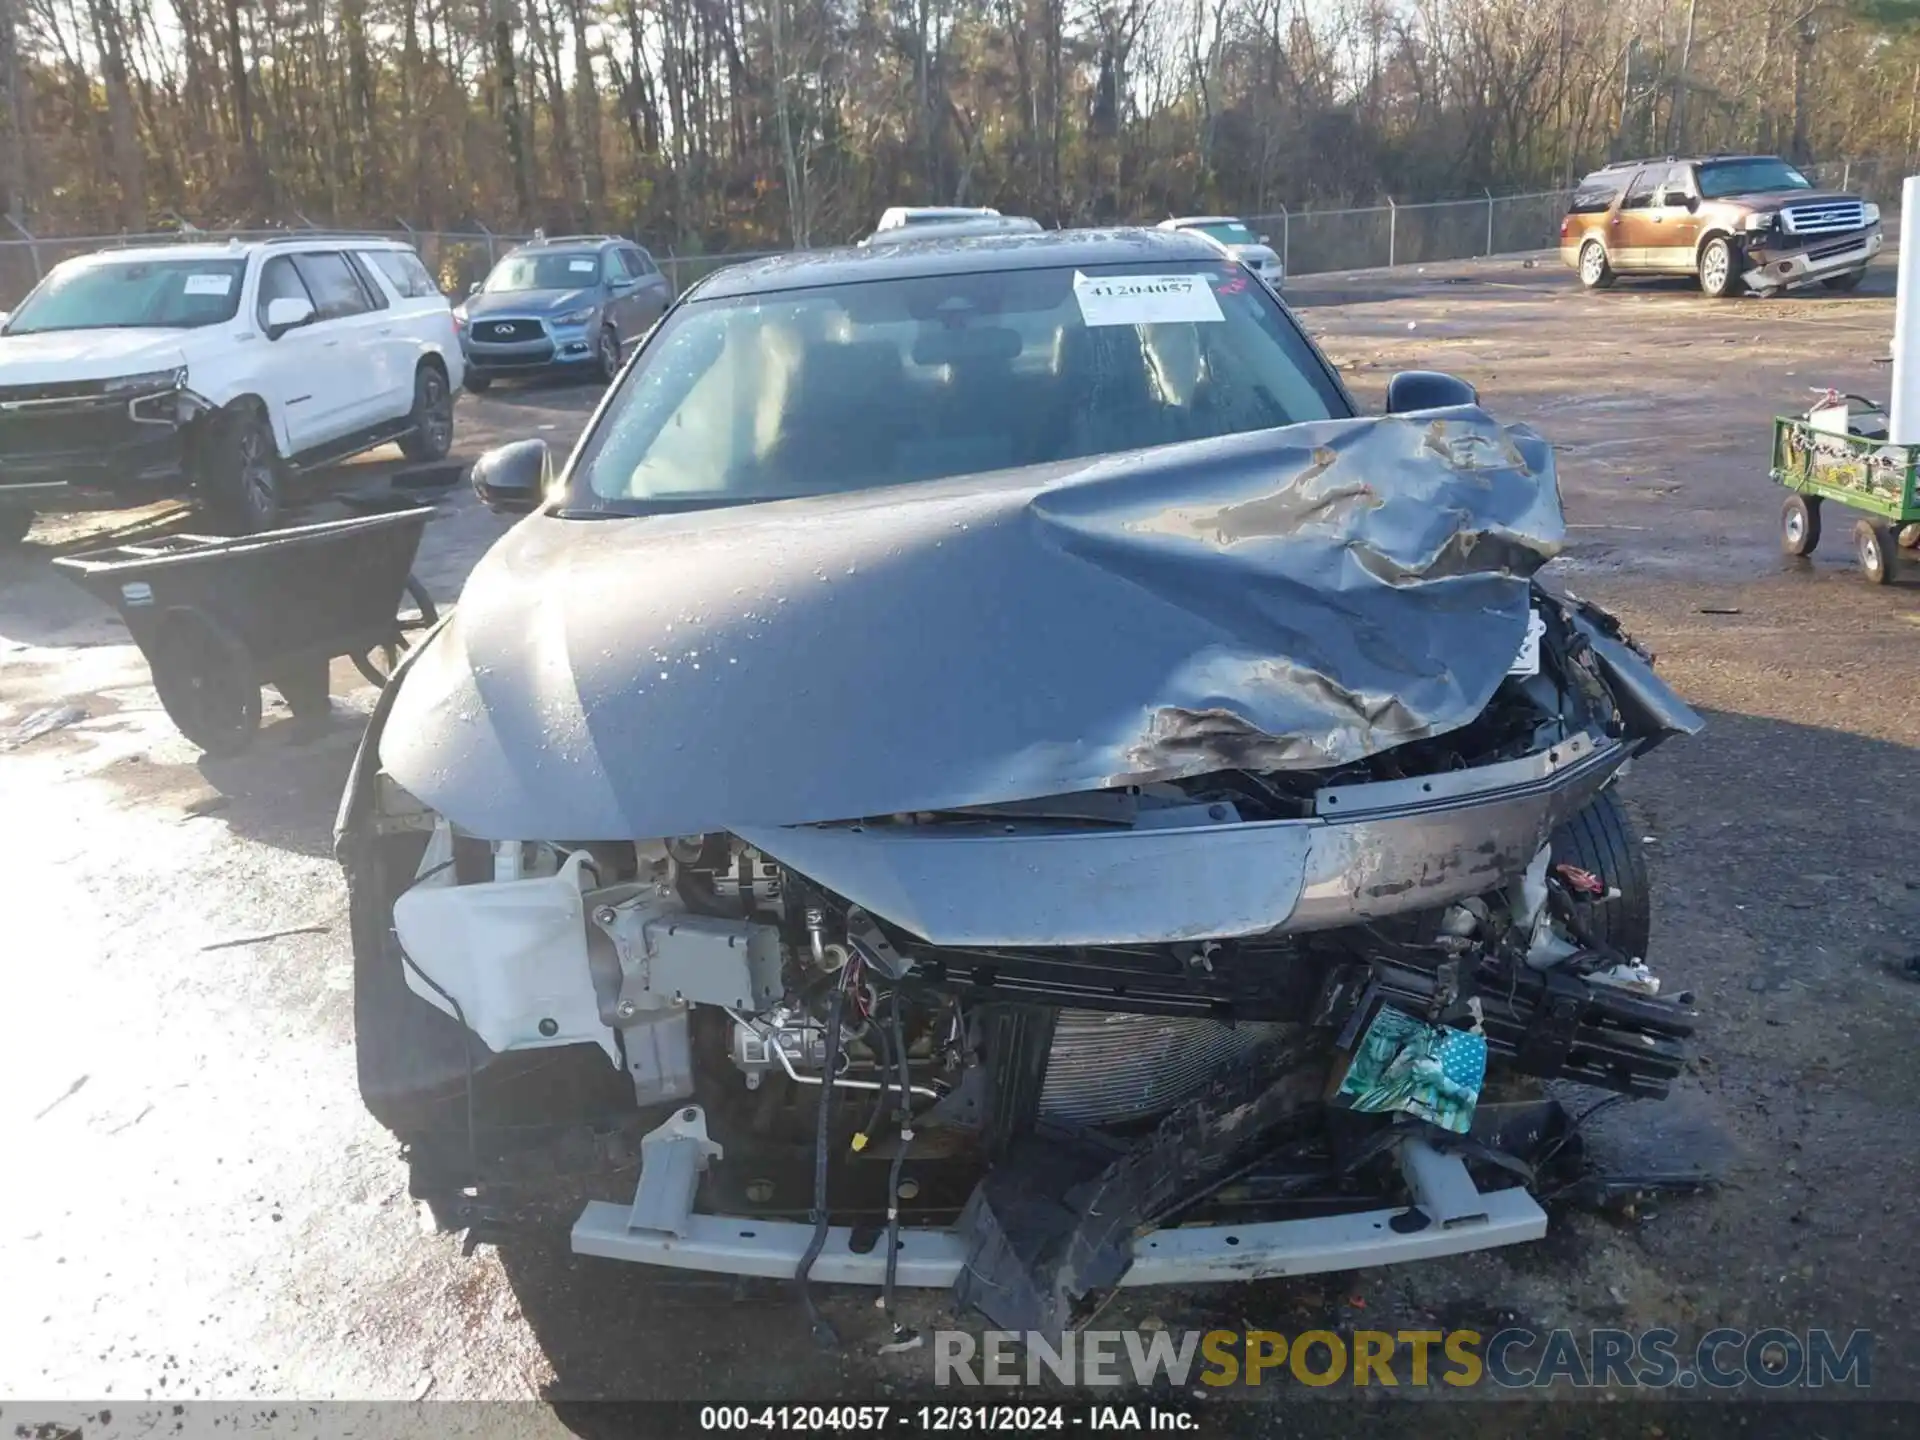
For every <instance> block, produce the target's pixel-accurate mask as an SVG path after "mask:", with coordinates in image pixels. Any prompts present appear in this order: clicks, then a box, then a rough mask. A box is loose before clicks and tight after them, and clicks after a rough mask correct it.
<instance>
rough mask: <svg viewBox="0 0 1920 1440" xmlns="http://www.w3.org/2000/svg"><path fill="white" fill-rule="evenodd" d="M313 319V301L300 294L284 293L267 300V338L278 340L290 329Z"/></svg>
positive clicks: (294, 328) (295, 328)
mask: <svg viewBox="0 0 1920 1440" xmlns="http://www.w3.org/2000/svg"><path fill="white" fill-rule="evenodd" d="M312 320H313V302H312V301H311V300H307V299H303V298H302V297H300V296H298V295H282V296H281V297H279V298H278V299H277V300H269V301H268V302H267V338H268V339H269V340H278V339H279V338H280V337H281V336H282V335H284V334H286V333H287V331H289V330H297V329H298V328H299V327H300V326H302V325H306V324H309V323H311V322H312Z"/></svg>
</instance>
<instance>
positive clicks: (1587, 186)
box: [1567, 170, 1624, 215]
mask: <svg viewBox="0 0 1920 1440" xmlns="http://www.w3.org/2000/svg"><path fill="white" fill-rule="evenodd" d="M1623 178H1624V177H1623V176H1622V175H1621V174H1620V173H1619V172H1618V171H1612V170H1598V171H1595V172H1594V173H1593V174H1591V175H1589V176H1587V178H1586V179H1584V180H1582V181H1581V182H1580V188H1579V189H1578V190H1577V191H1575V192H1574V196H1573V203H1572V204H1571V205H1569V206H1568V207H1567V210H1568V213H1569V214H1573V215H1600V214H1604V213H1605V212H1606V211H1608V210H1611V209H1612V208H1613V202H1614V201H1615V200H1618V199H1619V198H1620V184H1621V181H1622V180H1623Z"/></svg>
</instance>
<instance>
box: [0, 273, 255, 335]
mask: <svg viewBox="0 0 1920 1440" xmlns="http://www.w3.org/2000/svg"><path fill="white" fill-rule="evenodd" d="M246 269H247V262H246V261H244V260H226V259H221V260H184V259H183V260H99V259H93V258H89V259H86V260H77V261H72V262H70V263H68V264H65V265H62V266H59V267H58V268H57V269H55V270H54V272H53V273H52V274H51V275H49V276H47V278H46V279H45V280H43V281H42V282H41V283H40V285H39V287H38V288H36V289H35V290H34V292H33V293H32V294H31V295H29V296H27V298H26V299H25V300H23V301H21V302H20V308H19V309H17V310H15V311H14V312H13V314H12V316H11V317H9V319H8V320H7V323H6V330H5V333H6V334H8V335H37V334H41V333H43V332H45V331H49V330H120V329H132V330H192V329H197V328H198V327H200V326H202V325H218V324H221V323H222V322H223V321H227V320H231V319H232V318H233V317H234V314H235V312H236V311H237V310H238V309H239V307H240V281H241V277H242V276H244V275H245V274H246Z"/></svg>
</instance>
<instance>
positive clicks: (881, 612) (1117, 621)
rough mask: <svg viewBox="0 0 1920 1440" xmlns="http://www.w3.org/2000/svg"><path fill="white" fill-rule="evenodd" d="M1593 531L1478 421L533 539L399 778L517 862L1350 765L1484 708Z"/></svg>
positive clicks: (512, 552) (433, 688)
mask: <svg viewBox="0 0 1920 1440" xmlns="http://www.w3.org/2000/svg"><path fill="white" fill-rule="evenodd" d="M1562 535H1563V519H1562V515H1561V509H1560V497H1559V491H1558V487H1557V483H1556V481H1555V478H1554V471H1553V461H1552V455H1551V450H1550V447H1548V446H1547V445H1546V444H1545V443H1544V442H1543V441H1542V440H1540V439H1539V437H1537V436H1536V435H1534V434H1533V433H1532V432H1531V431H1528V430H1524V429H1517V428H1512V429H1510V428H1506V427H1503V426H1501V425H1499V424H1497V423H1496V422H1494V421H1493V420H1492V419H1491V418H1490V417H1488V416H1487V415H1485V414H1484V413H1483V412H1481V411H1479V410H1477V409H1472V408H1463V409H1460V410H1456V411H1449V412H1446V413H1445V414H1444V415H1441V416H1428V417H1423V418H1404V417H1403V418H1392V417H1389V418H1380V419H1360V420H1340V421H1328V422H1318V423H1313V424H1303V425H1294V426H1288V427H1285V428H1281V429H1275V430H1269V431H1263V432H1259V433H1255V434H1249V435H1238V436H1230V437H1226V438H1222V439H1216V440H1207V441H1200V442H1195V443H1193V444H1189V445H1176V446H1166V447H1162V448H1159V449H1155V450H1150V451H1141V452H1135V453H1131V454H1126V455H1119V456H1110V457H1106V458H1102V459H1096V460H1090V461H1075V462H1072V463H1070V464H1063V465H1057V466H1044V467H1036V468H1033V469H1028V470H1022V471H1008V472H1002V473H998V474H993V475H987V476H973V477H967V478H963V479H958V480H947V481H934V482H926V483H922V484H917V485H910V486H895V487H889V488H884V489H878V490H867V491H861V492H857V493H852V494H846V495H835V496H825V497H814V498H806V499H796V500H790V501H778V502H772V503H764V504H755V505H746V506H739V507H733V508H723V509H711V510H703V511H699V512H695V513H680V514H670V515H660V516H653V517H640V518H621V519H606V518H599V519H594V520H564V519H558V518H554V517H551V516H546V515H539V516H533V517H529V518H528V519H527V520H526V521H524V522H523V523H522V524H520V525H519V526H517V527H516V528H515V529H514V530H513V531H511V532H510V533H509V534H508V535H507V536H506V537H504V538H503V539H502V540H501V542H500V543H499V544H498V545H496V546H495V547H494V548H493V550H492V551H491V552H489V554H488V555H487V556H486V558H485V559H484V560H483V561H482V562H481V564H480V565H479V567H478V568H477V569H476V570H475V571H474V573H473V575H472V577H471V579H470V580H469V581H468V583H467V587H466V591H465V593H464V594H463V596H462V599H461V605H460V609H459V611H458V612H457V613H456V615H455V616H454V618H453V620H452V621H451V623H450V624H448V626H447V627H446V628H445V629H444V630H443V631H442V632H441V633H440V634H439V635H438V636H437V637H436V638H435V639H434V640H433V642H432V643H431V644H430V646H429V647H428V648H427V649H426V650H425V651H424V652H423V653H421V654H420V655H419V656H418V657H417V659H416V663H415V664H414V665H413V667H412V669H411V672H410V673H409V675H408V677H407V680H406V683H405V686H404V688H403V689H402V690H401V692H400V693H399V695H398V696H397V697H396V700H395V703H394V706H393V710H392V714H391V718H390V720H389V723H388V724H387V726H386V729H385V733H384V735H383V737H382V740H381V748H380V755H381V759H382V761H383V763H384V765H385V767H386V769H387V770H388V771H389V772H390V773H391V774H392V775H393V777H394V778H395V780H397V781H398V782H399V783H400V784H401V785H403V786H405V787H406V789H407V790H409V791H410V792H411V793H412V794H414V795H415V796H417V797H419V799H420V800H422V801H423V802H425V803H426V804H428V805H430V806H432V807H433V808H434V809H436V810H437V811H439V812H440V813H442V814H444V815H446V816H448V817H449V818H450V819H452V820H453V821H454V822H455V823H456V824H458V825H459V826H461V827H462V828H464V829H466V830H467V831H469V832H471V833H474V834H477V835H480V836H485V837H490V838H497V839H514V838H524V837H526V836H565V837H568V838H574V839H600V838H615V837H629V836H642V837H654V836H662V835H675V834H690V833H698V832H703V831H710V830H723V829H736V828H739V827H744V826H768V825H794V824H802V823H809V822H819V821H830V820H843V819H848V818H853V817H858V816H863V815H879V814H888V813H894V812H900V811H914V810H936V809H946V808H952V807H957V806H966V805H980V804H990V803H995V802H1001V801H1009V800H1019V799H1028V798H1032V797H1036V796H1045V795H1061V794H1069V793H1072V792H1074V791H1076V790H1086V789H1093V788H1097V787H1101V786H1107V785H1113V784H1118V783H1125V782H1129V781H1141V780H1148V779H1172V778H1180V777H1185V776H1192V775H1200V774H1205V773H1208V772H1211V771H1216V770H1221V769H1225V768H1232V767H1239V768H1248V769H1255V770H1285V769H1314V768H1320V767H1325V766H1331V765H1338V764H1343V763H1347V762H1351V761H1354V760H1358V759H1361V758H1364V757H1365V756H1368V755H1370V754H1373V753H1376V752H1378V751H1381V750H1385V749H1387V748H1389V747H1391V746H1395V745H1400V744H1404V743H1406V742H1408V741H1412V740H1415V739H1419V738H1423V737H1425V736H1429V735H1434V734H1439V733H1444V732H1446V731H1448V730H1451V729H1454V728H1456V727H1458V726H1460V725H1463V724H1465V723H1467V722H1468V721H1470V720H1472V719H1473V718H1474V717H1475V716H1476V715H1478V714H1479V712H1480V711H1481V710H1482V709H1483V708H1484V707H1485V705H1486V704H1487V702H1488V700H1489V699H1490V698H1491V696H1492V695H1493V692H1494V690H1495V688H1496V687H1497V686H1498V685H1499V684H1500V682H1501V680H1502V679H1503V678H1504V677H1505V676H1506V674H1507V671H1508V669H1509V667H1510V666H1511V665H1512V664H1513V662H1514V660H1515V658H1516V656H1517V655H1518V654H1519V653H1520V651H1521V649H1522V646H1523V644H1524V643H1525V641H1526V638H1527V627H1528V614H1529V604H1528V598H1529V584H1528V582H1529V577H1530V576H1532V574H1533V573H1534V572H1535V571H1536V570H1538V569H1539V567H1540V566H1541V565H1543V564H1545V563H1546V562H1547V561H1548V560H1549V559H1551V558H1552V557H1553V556H1554V555H1555V554H1556V553H1557V552H1558V550H1559V548H1560V545H1561V541H1562Z"/></svg>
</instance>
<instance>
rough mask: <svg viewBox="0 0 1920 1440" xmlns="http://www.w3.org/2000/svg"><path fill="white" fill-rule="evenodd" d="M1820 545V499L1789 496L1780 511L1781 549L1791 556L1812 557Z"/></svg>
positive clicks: (1816, 497)
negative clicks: (1815, 548) (1816, 547)
mask: <svg viewBox="0 0 1920 1440" xmlns="http://www.w3.org/2000/svg"><path fill="white" fill-rule="evenodd" d="M1819 543H1820V497H1819V496H1817V495H1816V496H1814V497H1813V498H1812V499H1811V500H1809V499H1808V498H1807V497H1806V496H1805V495H1789V496H1788V497H1787V503H1786V504H1785V505H1784V506H1782V507H1781V509H1780V548H1781V549H1782V550H1784V551H1786V553H1787V554H1789V555H1811V554H1812V553H1813V551H1814V547H1815V546H1817V545H1818V544H1819Z"/></svg>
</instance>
